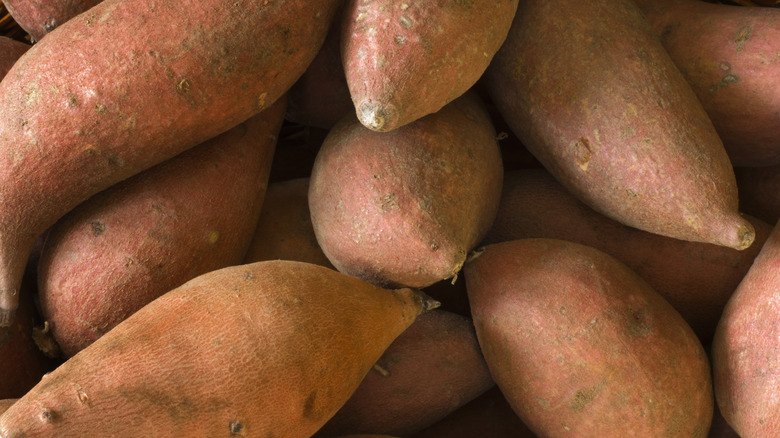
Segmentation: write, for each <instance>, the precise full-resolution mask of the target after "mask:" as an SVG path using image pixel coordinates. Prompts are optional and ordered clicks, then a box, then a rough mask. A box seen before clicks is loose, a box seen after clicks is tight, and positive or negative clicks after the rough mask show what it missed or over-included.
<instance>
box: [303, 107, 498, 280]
mask: <svg viewBox="0 0 780 438" xmlns="http://www.w3.org/2000/svg"><path fill="white" fill-rule="evenodd" d="M502 175H503V168H502V163H501V155H500V152H499V149H498V145H497V144H496V140H495V131H494V130H493V125H492V124H491V122H490V119H489V117H488V115H487V112H486V111H485V109H484V107H483V106H482V103H481V101H480V100H479V99H478V97H477V96H476V95H475V94H471V93H467V94H466V95H464V96H462V97H461V98H459V99H456V100H455V101H454V102H452V103H451V104H450V105H447V106H446V107H444V108H443V109H442V110H441V111H439V112H437V113H435V114H431V115H429V116H426V117H424V118H422V119H420V120H417V121H416V122H414V123H411V124H408V125H406V126H403V127H402V128H399V129H396V130H394V131H392V132H385V133H380V132H375V131H372V130H370V129H368V128H366V127H364V126H363V125H362V124H360V122H359V121H358V120H357V119H356V118H355V117H354V115H349V116H347V117H346V118H345V119H344V120H342V121H341V122H339V124H337V125H336V126H335V127H334V128H333V129H332V130H331V131H330V133H329V134H328V137H327V138H326V139H325V142H324V143H323V144H322V148H321V149H320V151H319V153H318V155H317V159H316V160H315V162H314V167H313V169H312V175H311V181H310V183H309V208H310V211H311V219H312V225H313V226H314V233H315V235H316V236H317V241H318V242H319V244H320V247H321V248H322V250H323V252H325V255H326V256H327V257H328V259H329V260H330V261H331V263H333V265H334V266H335V267H336V268H338V269H339V271H342V272H346V273H348V274H350V275H354V276H357V277H359V278H362V279H365V280H367V281H370V282H373V283H375V284H380V285H388V286H389V285H395V286H400V285H403V286H409V287H425V286H429V285H431V284H433V283H435V282H437V281H439V280H442V279H445V278H450V277H453V276H455V275H457V273H458V272H459V271H460V268H461V266H462V265H463V262H464V261H465V260H466V254H467V253H468V252H469V251H471V249H473V248H474V246H475V245H476V244H477V243H478V242H479V241H480V240H481V239H482V237H483V235H484V234H485V232H486V231H487V229H488V228H489V227H490V224H491V223H492V222H493V219H494V218H495V214H496V210H497V208H498V202H499V198H500V197H501V183H502V177H503V176H502Z"/></svg>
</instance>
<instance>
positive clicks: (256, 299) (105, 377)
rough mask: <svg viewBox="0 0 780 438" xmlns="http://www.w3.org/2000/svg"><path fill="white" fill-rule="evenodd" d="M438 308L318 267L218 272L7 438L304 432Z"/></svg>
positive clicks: (53, 390)
mask: <svg viewBox="0 0 780 438" xmlns="http://www.w3.org/2000/svg"><path fill="white" fill-rule="evenodd" d="M429 304H430V303H428V302H427V299H426V298H424V297H423V296H422V295H421V294H419V293H418V292H417V291H414V290H411V289H399V290H385V289H380V288H378V287H376V286H373V285H370V284H368V283H365V282H363V281H360V280H358V279H356V278H354V277H350V276H347V275H344V274H341V273H338V272H336V271H333V270H330V269H327V268H324V267H321V266H317V265H312V264H308V263H301V262H291V261H269V262H258V263H253V264H249V265H240V266H234V267H229V268H224V269H221V270H217V271H212V272H209V273H207V274H204V275H202V276H200V277H197V278H195V279H193V280H191V281H189V282H187V283H185V284H184V285H182V286H180V287H179V288H177V289H174V290H173V291H170V292H168V293H166V294H165V295H163V296H161V297H160V298H158V299H156V300H155V301H153V302H151V303H150V304H148V305H147V306H145V307H144V308H143V309H141V310H139V311H138V312H136V313H135V314H133V315H132V316H130V317H129V318H128V319H126V320H125V321H123V322H122V323H120V324H119V325H117V326H116V327H115V328H114V329H113V330H111V331H110V332H108V333H107V334H106V335H105V336H103V337H101V338H100V339H98V340H97V341H95V342H94V343H93V344H91V345H90V346H89V347H87V348H85V349H84V350H82V351H81V352H79V353H78V354H76V355H75V356H73V357H72V358H70V359H69V360H68V361H66V362H65V363H64V364H62V365H61V366H60V367H58V368H57V369H56V370H54V371H53V372H51V373H50V374H48V375H47V376H46V377H45V378H44V379H43V380H42V381H41V383H39V384H38V385H37V386H36V387H35V388H33V389H32V390H31V391H30V392H28V393H27V394H26V395H25V396H24V397H22V398H21V399H19V401H17V402H16V403H15V404H14V405H13V406H12V407H11V408H10V409H9V410H8V411H6V412H5V413H4V414H3V415H2V416H0V436H3V437H4V438H20V437H23V436H26V437H32V436H42V435H46V436H57V437H77V436H83V433H84V431H95V432H96V433H99V434H100V435H101V436H126V434H127V433H128V432H129V431H131V432H132V434H133V435H134V436H161V437H162V436H209V437H219V436H226V437H227V436H235V435H238V436H261V437H266V436H280V437H281V436H283V437H293V438H294V437H300V438H307V437H309V436H311V435H312V434H313V433H314V432H315V431H316V430H317V429H319V428H320V427H321V426H322V424H324V422H325V421H326V420H327V419H328V418H330V417H331V416H332V415H333V414H334V413H335V412H336V410H337V409H338V408H339V407H340V406H341V405H342V404H343V403H344V402H345V401H346V400H347V398H348V397H349V395H350V394H352V392H354V390H355V388H357V386H358V384H359V383H360V381H361V380H362V379H363V376H365V374H366V373H367V372H368V371H369V370H370V369H371V366H372V365H373V364H374V363H375V362H376V360H377V359H378V358H379V357H380V356H381V354H382V352H383V351H384V350H385V349H386V348H387V346H388V345H390V343H391V342H392V341H393V340H394V339H395V338H396V337H397V336H398V335H399V334H400V333H401V332H402V331H403V330H404V329H405V328H406V327H408V326H409V325H410V324H411V323H412V322H413V321H414V320H415V319H416V317H417V315H418V314H419V313H420V312H421V311H422V310H423V308H424V306H427V305H429ZM345 358H349V360H345Z"/></svg>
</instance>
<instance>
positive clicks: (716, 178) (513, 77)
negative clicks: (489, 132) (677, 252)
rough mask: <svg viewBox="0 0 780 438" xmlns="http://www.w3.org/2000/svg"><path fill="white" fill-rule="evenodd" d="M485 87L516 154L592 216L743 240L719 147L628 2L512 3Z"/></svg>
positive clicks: (711, 238) (746, 226)
mask: <svg viewBox="0 0 780 438" xmlns="http://www.w3.org/2000/svg"><path fill="white" fill-rule="evenodd" d="M485 85H486V87H487V88H488V90H489V92H490V95H491V96H492V98H493V101H494V102H495V104H496V107H497V108H498V109H499V110H500V111H501V114H502V115H503V117H504V119H505V120H506V121H507V123H508V124H509V125H510V126H511V127H512V130H513V131H514V132H515V134H517V136H518V138H519V139H520V140H521V141H522V142H523V144H525V146H526V147H527V148H528V149H529V150H530V151H531V152H532V153H534V155H535V156H536V157H537V158H538V159H539V161H540V162H541V163H542V164H543V165H544V166H545V167H546V168H547V169H548V170H549V171H550V173H552V174H553V175H554V176H555V177H556V178H557V179H558V180H559V181H560V182H561V184H563V185H564V186H565V187H566V188H567V189H568V190H570V191H571V192H572V193H574V194H575V196H577V197H578V198H579V199H581V200H583V202H585V203H586V204H588V205H590V206H591V207H592V208H593V209H594V210H596V211H598V212H600V213H602V214H604V215H606V216H608V217H611V218H613V219H615V220H617V221H619V222H621V223H623V224H626V225H629V226H632V227H635V228H639V229H642V230H645V231H649V232H653V233H657V234H662V235H665V236H670V237H674V238H678V239H682V240H691V241H698V242H708V243H714V244H719V245H724V246H728V247H733V248H737V249H744V248H747V247H748V246H750V244H751V243H752V242H753V239H754V237H755V234H754V230H753V228H752V226H751V225H750V223H749V222H748V221H746V220H745V219H743V218H742V217H741V216H740V215H739V213H738V197H737V187H736V182H735V177H734V172H733V169H732V167H731V163H730V161H729V158H728V155H727V153H726V151H725V149H724V146H723V143H722V141H721V140H720V138H719V137H718V134H717V132H716V131H715V128H714V127H713V125H712V122H711V121H710V119H709V118H708V116H707V113H706V112H705V111H704V109H703V108H702V105H701V103H700V102H699V101H698V99H697V98H696V94H695V93H694V92H693V91H692V89H691V86H690V85H689V84H688V83H687V82H686V81H685V78H684V77H683V76H682V74H681V73H680V71H679V70H678V69H677V67H676V66H675V65H674V63H673V62H672V60H671V58H670V57H669V55H668V53H666V51H665V49H664V47H663V46H662V45H661V42H660V41H659V39H658V37H657V36H656V35H655V34H654V32H653V29H652V28H651V26H650V25H649V24H648V23H647V20H645V19H644V17H643V16H642V14H641V12H640V11H639V9H638V8H637V7H636V6H635V4H634V3H633V2H632V1H631V0H584V1H583V0H557V1H533V0H522V1H521V2H520V5H519V6H518V10H517V14H516V15H515V21H514V23H513V25H512V28H511V30H510V32H509V36H508V37H507V39H506V41H505V43H504V45H503V46H502V48H501V50H499V52H498V53H497V54H496V56H495V58H494V59H493V62H492V63H491V65H490V67H489V68H488V70H487V72H486V76H485Z"/></svg>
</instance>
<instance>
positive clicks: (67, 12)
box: [3, 0, 102, 42]
mask: <svg viewBox="0 0 780 438" xmlns="http://www.w3.org/2000/svg"><path fill="white" fill-rule="evenodd" d="M101 1H102V0H3V4H4V5H5V7H6V8H7V9H8V12H9V13H10V14H11V16H12V17H13V19H14V21H16V23H17V24H18V25H19V26H20V27H21V28H22V29H24V30H25V31H26V32H27V33H28V34H29V35H30V37H31V38H32V40H33V42H35V41H38V40H40V39H41V38H43V36H44V35H46V34H47V33H49V32H51V31H53V30H54V29H56V28H57V26H59V25H60V24H62V23H64V22H66V21H68V20H70V19H71V18H73V17H75V16H76V15H78V14H80V13H82V12H84V11H86V10H87V9H89V8H91V7H93V6H95V5H96V4H98V3H100V2H101Z"/></svg>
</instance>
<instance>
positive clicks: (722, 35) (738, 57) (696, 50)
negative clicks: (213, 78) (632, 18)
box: [636, 0, 780, 166]
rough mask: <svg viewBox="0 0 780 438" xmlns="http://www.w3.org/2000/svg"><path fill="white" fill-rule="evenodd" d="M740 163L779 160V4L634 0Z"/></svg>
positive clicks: (742, 164) (762, 163)
mask: <svg viewBox="0 0 780 438" xmlns="http://www.w3.org/2000/svg"><path fill="white" fill-rule="evenodd" d="M636 4H637V5H638V6H639V7H640V8H641V9H642V11H643V12H644V14H645V17H647V20H648V21H649V22H650V23H651V24H652V25H653V27H654V29H655V31H656V33H657V34H658V35H659V37H660V38H661V42H662V43H663V45H664V47H665V48H666V50H667V52H668V53H669V55H671V57H672V60H673V61H674V63H675V65H677V67H678V68H679V69H680V71H681V72H682V74H683V75H684V76H685V78H686V79H687V80H688V82H689V83H690V84H691V87H692V88H693V90H694V91H695V92H696V95H697V96H698V98H699V101H701V103H702V105H703V106H704V109H705V110H706V111H707V114H708V115H709V117H710V120H712V123H713V125H714V126H715V129H716V130H717V132H718V134H719V136H720V138H721V140H723V144H724V146H725V148H726V152H728V154H729V158H730V159H731V162H732V164H733V165H735V166H768V165H776V164H780V93H778V92H777V91H776V90H777V87H778V77H780V51H778V50H777V41H778V39H780V9H773V8H747V7H741V6H736V5H728V4H717V3H711V2H706V1H698V0H636Z"/></svg>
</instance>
